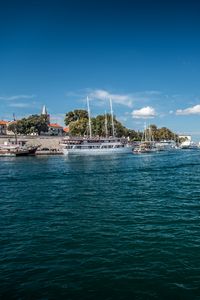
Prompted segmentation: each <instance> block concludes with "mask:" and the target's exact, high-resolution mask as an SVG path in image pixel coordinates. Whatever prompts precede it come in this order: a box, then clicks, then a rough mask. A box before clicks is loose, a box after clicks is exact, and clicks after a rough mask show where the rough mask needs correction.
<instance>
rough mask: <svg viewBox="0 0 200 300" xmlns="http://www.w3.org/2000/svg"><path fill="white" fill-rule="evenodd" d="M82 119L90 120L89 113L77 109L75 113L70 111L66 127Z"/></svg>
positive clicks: (67, 114)
mask: <svg viewBox="0 0 200 300" xmlns="http://www.w3.org/2000/svg"><path fill="white" fill-rule="evenodd" d="M80 119H88V112H87V110H84V109H75V110H74V111H69V112H68V113H66V115H65V120H64V122H65V125H66V126H68V125H69V124H70V123H71V122H75V121H78V120H80Z"/></svg>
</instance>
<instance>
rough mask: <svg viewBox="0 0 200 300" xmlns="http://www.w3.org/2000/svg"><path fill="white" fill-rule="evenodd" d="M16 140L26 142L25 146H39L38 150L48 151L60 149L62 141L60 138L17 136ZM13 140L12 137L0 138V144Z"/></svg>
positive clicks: (4, 136) (3, 136)
mask: <svg viewBox="0 0 200 300" xmlns="http://www.w3.org/2000/svg"><path fill="white" fill-rule="evenodd" d="M17 138H18V140H26V141H27V145H31V146H32V145H40V148H49V149H57V150H59V149H60V145H59V143H60V142H61V140H62V139H63V137H61V136H59V137H58V136H18V137H17ZM9 139H10V140H14V139H15V137H14V136H10V135H9V136H8V135H7V136H6V135H2V136H0V144H3V143H4V142H6V141H8V140H9Z"/></svg>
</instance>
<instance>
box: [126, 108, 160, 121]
mask: <svg viewBox="0 0 200 300" xmlns="http://www.w3.org/2000/svg"><path fill="white" fill-rule="evenodd" d="M131 114H132V117H133V118H135V119H150V118H154V117H155V116H156V111H155V109H154V108H153V107H150V106H146V107H143V108H141V109H137V110H133V111H132V113H131Z"/></svg>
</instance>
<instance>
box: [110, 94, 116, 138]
mask: <svg viewBox="0 0 200 300" xmlns="http://www.w3.org/2000/svg"><path fill="white" fill-rule="evenodd" d="M110 113H111V121H112V135H113V137H114V136H115V127H114V120H113V107H112V99H111V98H110Z"/></svg>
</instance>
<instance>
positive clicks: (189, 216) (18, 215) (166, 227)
mask: <svg viewBox="0 0 200 300" xmlns="http://www.w3.org/2000/svg"><path fill="white" fill-rule="evenodd" d="M199 214H200V151H199V152H198V151H190V150H188V151H176V152H169V153H164V152H163V153H162V154H153V155H149V154H147V155H145V154H144V155H131V154H130V155H124V156H123V155H122V156H113V157H110V156H108V157H106V156H103V157H101V156H98V157H97V156H95V157H72V158H70V157H69V158H68V157H64V156H60V157H58V156H56V157H18V158H1V159H0V298H1V299H200V215H199Z"/></svg>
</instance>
